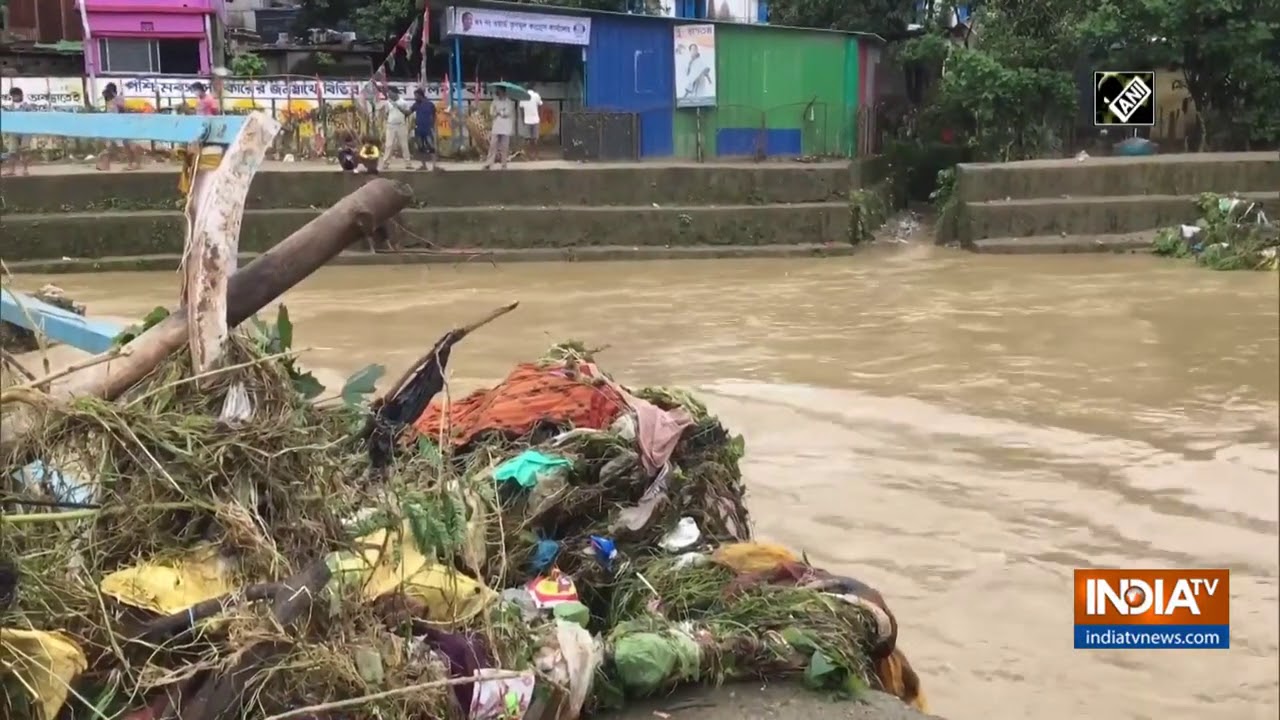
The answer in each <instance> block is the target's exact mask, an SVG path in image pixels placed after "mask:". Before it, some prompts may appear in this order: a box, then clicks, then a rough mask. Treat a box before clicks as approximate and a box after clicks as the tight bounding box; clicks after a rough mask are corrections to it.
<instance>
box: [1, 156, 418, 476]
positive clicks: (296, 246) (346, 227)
mask: <svg viewBox="0 0 1280 720" xmlns="http://www.w3.org/2000/svg"><path fill="white" fill-rule="evenodd" d="M412 199H413V192H412V190H410V189H409V186H408V185H405V184H404V183H399V182H394V181H392V180H388V179H386V178H376V179H374V180H371V181H369V182H368V183H366V184H365V185H364V186H363V187H361V188H360V189H359V190H356V191H355V192H353V193H351V194H350V195H348V196H346V197H345V198H343V199H342V200H340V201H338V202H337V203H335V204H334V206H333V207H331V208H329V209H328V210H326V211H325V212H324V213H323V214H321V215H320V216H319V217H317V218H316V219H314V220H312V221H311V222H309V223H307V224H306V225H304V226H302V227H301V228H299V229H298V231H297V232H295V233H293V234H292V235H290V236H289V237H287V238H285V239H284V240H282V241H281V242H280V243H279V244H278V245H276V246H275V247H273V248H271V249H270V250H268V251H267V252H265V253H263V254H262V255H260V256H258V257H257V258H256V259H254V261H253V262H251V263H249V264H248V265H246V266H245V267H244V268H243V269H241V270H240V271H238V272H237V273H236V274H235V275H232V276H231V280H230V281H229V282H228V283H227V286H228V287H227V326H228V327H235V326H236V325H239V324H240V323H242V322H244V321H245V320H246V319H248V318H249V317H251V316H252V315H253V314H254V313H256V312H258V311H259V310H261V309H262V308H264V307H266V305H267V304H268V303H270V302H271V301H272V300H275V299H276V298H277V297H279V296H280V295H282V294H284V292H285V291H286V290H288V289H289V288H291V287H293V286H294V285H297V284H298V283H300V282H302V280H303V279H304V278H306V277H307V276H308V275H310V274H311V273H313V272H315V271H316V270H318V269H319V268H320V267H321V266H323V265H324V264H325V263H327V262H329V261H330V260H332V259H333V258H335V257H337V255H338V254H339V253H341V252H342V251H343V250H345V249H346V248H347V247H349V246H350V245H352V244H353V243H356V242H358V241H360V240H362V239H364V238H366V237H368V236H369V235H371V234H372V233H373V232H374V229H375V228H377V227H378V226H379V225H381V224H383V223H385V222H386V221H387V220H389V219H391V218H392V217H394V216H395V215H396V213H398V212H400V211H401V210H403V209H404V208H405V207H406V206H407V205H408V204H409V202H410V201H411V200H412ZM187 339H188V325H187V313H186V308H179V309H178V311H177V312H175V313H173V314H172V315H170V316H169V317H167V318H165V319H164V320H163V321H162V322H160V323H159V324H158V325H156V326H155V327H152V328H151V329H149V330H147V331H146V332H144V333H142V334H141V335H139V336H138V337H136V338H134V340H133V341H132V342H130V343H129V344H128V345H126V346H125V347H124V348H122V349H120V350H118V351H117V350H112V351H110V352H118V353H119V357H116V358H113V359H111V360H109V361H107V362H98V363H97V364H93V365H90V366H88V367H84V368H83V369H81V370H79V371H77V372H75V373H72V374H70V375H68V376H67V378H66V379H65V381H64V382H63V383H61V384H59V385H57V386H55V387H52V388H50V391H49V392H50V394H51V395H52V396H53V397H55V398H58V399H70V398H73V397H79V396H82V395H88V396H94V397H100V398H104V399H107V400H114V399H115V398H117V397H119V396H120V395H121V394H122V393H124V392H125V391H126V390H128V389H129V388H131V387H133V386H134V385H135V384H137V382H138V381H140V380H142V378H144V377H146V376H147V374H148V373H150V372H151V371H152V370H153V369H155V367H156V366H157V365H159V364H160V362H161V361H163V360H164V359H165V358H166V357H168V356H169V355H170V354H171V353H173V352H174V351H175V350H178V349H179V348H181V347H182V346H183V345H185V344H186V343H187ZM105 354H106V353H104V355H105ZM99 359H101V356H99ZM4 411H5V415H4V422H2V423H0V455H3V454H7V453H8V452H9V451H10V450H11V449H12V447H13V444H14V443H15V441H16V440H17V439H18V438H19V437H21V436H22V434H24V433H25V432H27V430H28V428H30V427H31V423H32V421H33V418H32V417H31V415H30V414H29V412H30V409H29V408H25V407H23V408H20V409H14V408H10V407H6V408H4Z"/></svg>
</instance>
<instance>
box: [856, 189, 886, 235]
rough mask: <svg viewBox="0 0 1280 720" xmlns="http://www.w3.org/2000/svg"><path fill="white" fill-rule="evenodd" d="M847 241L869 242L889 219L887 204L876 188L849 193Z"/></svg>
mask: <svg viewBox="0 0 1280 720" xmlns="http://www.w3.org/2000/svg"><path fill="white" fill-rule="evenodd" d="M849 214H850V218H849V243H850V244H852V245H857V244H858V243H864V242H871V241H872V240H873V239H874V233H875V231H876V230H879V229H880V228H881V227H883V226H884V223H885V221H886V220H888V219H889V205H888V203H887V202H885V199H884V197H883V196H882V195H881V192H877V188H863V189H860V190H854V191H853V192H852V193H851V194H850V195H849Z"/></svg>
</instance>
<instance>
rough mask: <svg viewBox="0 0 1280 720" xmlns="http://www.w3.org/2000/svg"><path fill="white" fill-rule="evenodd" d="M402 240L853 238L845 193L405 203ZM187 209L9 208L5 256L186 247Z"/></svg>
mask: <svg viewBox="0 0 1280 720" xmlns="http://www.w3.org/2000/svg"><path fill="white" fill-rule="evenodd" d="M319 214H320V211H319V210H249V211H246V212H245V215H244V222H243V225H242V226H241V229H240V248H241V250H244V251H246V252H261V251H263V250H266V249H268V248H270V247H271V246H273V245H275V244H276V243H277V242H279V241H280V240H282V239H284V238H285V237H287V236H288V235H289V234H290V233H292V232H294V231H295V230H297V229H298V228H300V227H302V226H303V225H305V224H306V223H307V222H309V221H311V220H312V219H314V218H315V217H317V216H318V215H319ZM389 227H390V230H391V232H392V233H393V238H394V240H395V242H396V244H397V245H398V246H399V247H400V248H404V249H413V248H430V249H455V248H467V249H478V250H498V249H502V250H526V249H537V248H547V249H555V250H564V249H580V248H588V247H600V246H621V247H659V248H665V247H683V246H690V245H702V246H756V245H812V244H819V245H822V244H828V243H832V244H834V243H847V242H848V241H849V207H848V205H847V204H846V203H844V202H829V203H799V204H794V205H764V206H761V205H721V206H713V207H682V206H676V207H662V208H653V207H643V206H642V207H604V208H529V207H508V208H496V207H482V208H436V209H431V210H406V211H404V212H403V213H401V214H400V216H399V217H398V219H397V220H396V221H394V222H392V223H391V224H390V226H389ZM185 235H186V218H185V217H184V216H183V214H182V213H181V212H178V211H176V210H169V211H160V210H143V211H134V212H113V213H61V214H57V215H9V214H6V215H5V216H4V222H3V223H0V257H3V259H4V260H6V261H7V262H10V263H12V262H15V261H19V260H57V259H60V258H63V257H69V258H98V257H108V256H138V255H156V254H160V255H168V254H180V253H181V252H182V249H183V244H184V240H185Z"/></svg>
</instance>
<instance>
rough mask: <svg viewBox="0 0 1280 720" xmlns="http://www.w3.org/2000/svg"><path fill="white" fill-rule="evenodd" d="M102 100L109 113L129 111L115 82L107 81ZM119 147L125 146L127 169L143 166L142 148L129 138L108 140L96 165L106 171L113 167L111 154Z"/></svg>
mask: <svg viewBox="0 0 1280 720" xmlns="http://www.w3.org/2000/svg"><path fill="white" fill-rule="evenodd" d="M102 101H103V104H104V105H105V106H106V109H107V112H109V113H125V112H128V111H129V110H128V107H127V106H126V105H125V104H124V98H123V97H121V96H120V90H119V89H118V88H117V87H116V84H115V83H107V86H106V87H104V88H102ZM117 147H122V148H124V156H125V162H126V165H125V168H124V169H125V170H137V169H138V168H140V167H142V163H141V162H140V160H139V156H140V155H141V153H142V149H141V148H140V147H138V145H137V144H136V143H133V142H131V141H129V140H108V141H107V148H106V150H103V151H102V154H101V155H99V156H98V162H97V165H96V167H97V168H98V169H99V170H103V171H106V170H110V169H111V155H112V153H114V152H115V149H116V148H117Z"/></svg>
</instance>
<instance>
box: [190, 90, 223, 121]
mask: <svg viewBox="0 0 1280 720" xmlns="http://www.w3.org/2000/svg"><path fill="white" fill-rule="evenodd" d="M191 91H192V92H194V93H195V94H196V114H197V115H220V114H222V108H220V107H218V98H216V97H214V96H213V93H211V92H209V88H208V87H206V86H205V84H204V83H202V82H193V83H191Z"/></svg>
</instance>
